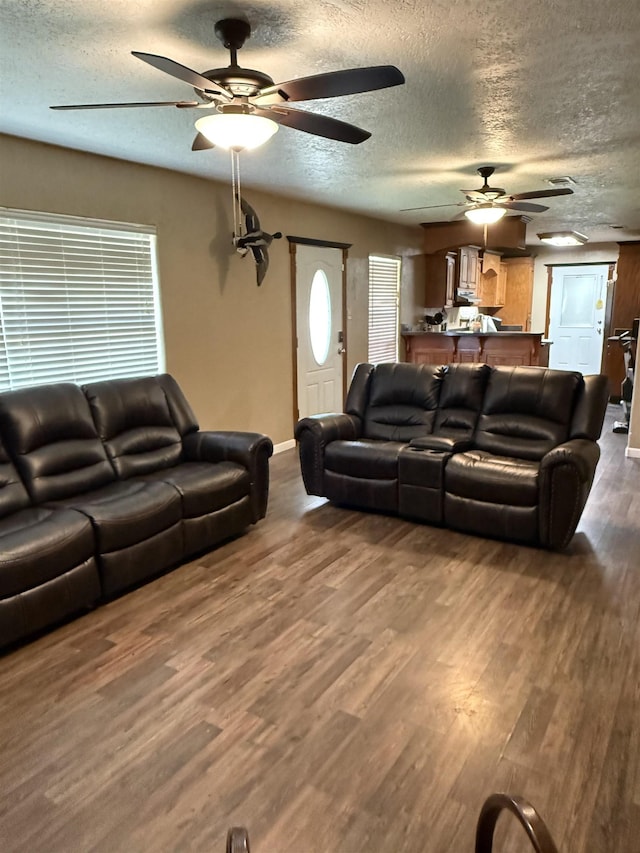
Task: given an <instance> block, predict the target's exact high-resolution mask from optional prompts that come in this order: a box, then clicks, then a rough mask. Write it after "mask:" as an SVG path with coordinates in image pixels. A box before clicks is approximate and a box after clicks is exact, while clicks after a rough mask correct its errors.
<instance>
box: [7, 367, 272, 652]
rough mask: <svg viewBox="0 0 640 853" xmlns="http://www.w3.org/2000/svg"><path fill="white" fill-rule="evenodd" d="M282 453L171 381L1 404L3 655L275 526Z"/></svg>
mask: <svg viewBox="0 0 640 853" xmlns="http://www.w3.org/2000/svg"><path fill="white" fill-rule="evenodd" d="M272 452H273V445H272V443H271V440H270V439H269V438H267V437H266V436H264V435H260V434H258V433H245V432H200V430H199V427H198V423H197V421H196V419H195V416H194V414H193V412H192V410H191V407H190V406H189V404H188V402H187V401H186V399H185V397H184V395H183V394H182V391H181V390H180V388H179V386H178V384H177V383H176V381H175V380H174V379H173V378H172V377H171V376H169V375H168V374H163V375H160V376H155V377H143V378H140V379H123V380H113V381H106V382H98V383H93V384H90V385H85V386H84V387H83V388H80V387H78V386H77V385H73V384H70V383H61V384H56V385H43V386H37V387H33V388H25V389H20V390H16V391H9V392H6V393H3V394H0V647H1V646H4V645H6V644H8V643H11V642H13V641H15V640H18V639H20V638H21V637H24V636H27V635H29V634H31V633H33V632H34V631H37V630H40V629H42V628H44V627H46V626H48V625H52V624H54V623H55V622H57V621H59V620H60V619H62V618H64V617H67V616H69V615H70V614H73V613H75V612H76V611H79V610H81V609H83V608H86V607H90V606H93V605H94V604H96V603H97V602H99V601H100V600H101V599H102V598H105V597H110V596H113V595H114V594H116V593H118V592H120V591H121V590H124V589H126V588H127V587H130V586H132V585H133V584H136V583H139V582H141V581H143V580H145V579H146V578H149V577H151V576H153V575H156V574H158V573H159V572H161V571H163V570H165V569H167V568H169V567H171V566H174V565H176V564H177V563H179V562H181V561H182V560H185V559H187V558H189V557H191V556H193V555H195V554H197V553H198V552H202V551H205V550H207V549H209V548H211V547H213V546H214V545H215V544H217V543H218V542H220V541H222V540H223V539H226V538H228V537H230V536H234V535H236V534H238V533H240V532H241V531H242V530H243V529H244V528H246V527H247V526H249V525H250V524H253V523H255V522H257V521H258V520H259V519H261V518H263V517H264V515H265V513H266V507H267V497H268V489H269V468H268V465H269V461H268V460H269V457H270V456H271V454H272Z"/></svg>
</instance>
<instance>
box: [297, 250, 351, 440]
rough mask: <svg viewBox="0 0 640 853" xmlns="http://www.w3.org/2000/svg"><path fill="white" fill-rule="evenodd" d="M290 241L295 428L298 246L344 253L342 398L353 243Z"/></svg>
mask: <svg viewBox="0 0 640 853" xmlns="http://www.w3.org/2000/svg"><path fill="white" fill-rule="evenodd" d="M287 240H288V241H289V266H290V270H291V368H292V377H291V378H292V380H293V412H292V414H293V427H294V429H295V426H296V424H297V423H298V421H299V420H300V409H299V408H298V298H297V291H296V271H297V266H296V250H297V247H298V246H318V247H320V248H322V249H340V250H341V251H342V346H343V347H344V349H345V353H344V358H343V359H342V397H343V399H344V396H345V394H346V391H347V355H348V346H347V259H348V256H349V249H350V248H351V246H352V245H353V243H336V242H334V241H331V240H317V239H316V238H314V237H295V236H293V235H289V234H287Z"/></svg>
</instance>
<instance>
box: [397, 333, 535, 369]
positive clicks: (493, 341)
mask: <svg viewBox="0 0 640 853" xmlns="http://www.w3.org/2000/svg"><path fill="white" fill-rule="evenodd" d="M402 338H403V340H404V344H405V352H406V358H405V360H406V361H409V362H411V363H413V364H451V363H453V362H462V361H471V362H480V363H485V364H490V365H493V366H495V365H499V364H506V365H519V364H525V365H541V366H546V365H547V364H548V361H549V348H548V346H547V345H546V342H543V341H542V335H541V334H540V333H539V332H538V333H532V332H486V333H484V334H483V333H482V332H403V333H402Z"/></svg>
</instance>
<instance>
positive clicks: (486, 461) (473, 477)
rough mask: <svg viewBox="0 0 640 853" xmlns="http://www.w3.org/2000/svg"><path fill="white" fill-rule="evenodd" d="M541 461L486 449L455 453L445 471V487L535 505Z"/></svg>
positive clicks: (504, 501)
mask: <svg viewBox="0 0 640 853" xmlns="http://www.w3.org/2000/svg"><path fill="white" fill-rule="evenodd" d="M539 469H540V465H539V463H538V462H534V461H531V460H528V459H515V458H511V457H508V456H494V455H493V454H491V453H487V452H486V451H484V450H468V451H467V452H466V453H456V454H454V455H453V456H452V457H451V459H449V461H448V463H447V467H446V471H445V489H446V491H447V492H448V493H450V494H454V495H457V496H458V497H462V498H472V499H473V500H476V501H485V502H487V503H497V504H508V505H510V506H536V505H537V503H538V472H539Z"/></svg>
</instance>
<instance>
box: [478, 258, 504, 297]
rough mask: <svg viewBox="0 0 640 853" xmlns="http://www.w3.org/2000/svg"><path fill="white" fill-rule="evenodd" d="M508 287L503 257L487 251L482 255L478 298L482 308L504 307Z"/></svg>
mask: <svg viewBox="0 0 640 853" xmlns="http://www.w3.org/2000/svg"><path fill="white" fill-rule="evenodd" d="M506 285H507V267H506V266H505V265H504V264H503V263H502V256H501V255H499V254H498V253H497V252H490V251H489V250H486V249H485V251H484V252H483V254H482V263H481V269H480V283H479V286H478V297H479V299H480V303H479V305H480V307H482V308H500V307H502V306H503V305H504V300H505V294H506Z"/></svg>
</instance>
